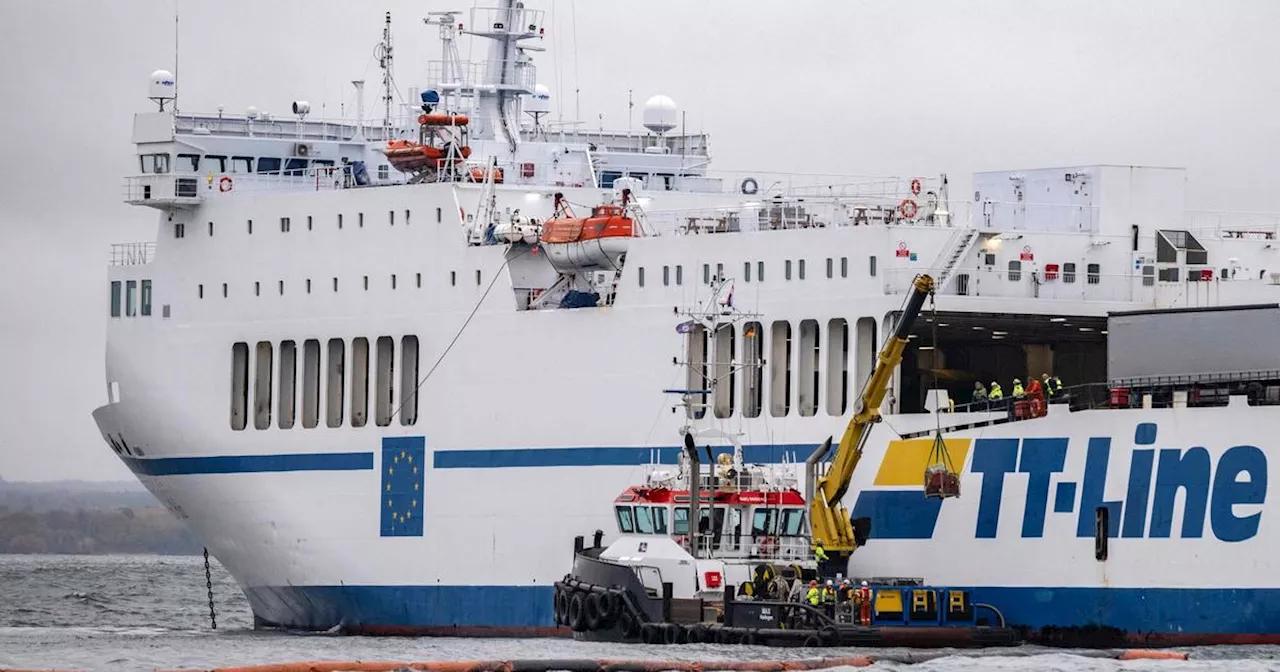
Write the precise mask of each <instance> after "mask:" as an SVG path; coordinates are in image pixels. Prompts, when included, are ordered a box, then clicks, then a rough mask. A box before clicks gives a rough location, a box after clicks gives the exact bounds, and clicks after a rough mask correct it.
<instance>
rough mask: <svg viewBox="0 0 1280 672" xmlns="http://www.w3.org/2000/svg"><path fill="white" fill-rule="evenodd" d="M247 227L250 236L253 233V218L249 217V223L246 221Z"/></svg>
mask: <svg viewBox="0 0 1280 672" xmlns="http://www.w3.org/2000/svg"><path fill="white" fill-rule="evenodd" d="M248 229H249V235H251V236H252V235H253V220H252V219H250V220H249V223H248Z"/></svg>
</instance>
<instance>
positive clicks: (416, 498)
mask: <svg viewBox="0 0 1280 672" xmlns="http://www.w3.org/2000/svg"><path fill="white" fill-rule="evenodd" d="M426 452H427V449H426V439H425V438H424V437H421V436H409V437H396V438H387V439H383V440H382V489H381V495H382V502H381V505H380V507H379V508H381V509H382V536H384V537H421V536H422V498H423V495H424V494H425V493H424V492H423V486H424V484H425V483H426V480H425V478H426Z"/></svg>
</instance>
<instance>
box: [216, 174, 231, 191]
mask: <svg viewBox="0 0 1280 672" xmlns="http://www.w3.org/2000/svg"><path fill="white" fill-rule="evenodd" d="M234 187H235V183H234V182H232V181H231V178H230V177H227V176H226V175H223V176H222V179H221V180H218V191H223V192H226V191H231V190H232V189H233V188H234Z"/></svg>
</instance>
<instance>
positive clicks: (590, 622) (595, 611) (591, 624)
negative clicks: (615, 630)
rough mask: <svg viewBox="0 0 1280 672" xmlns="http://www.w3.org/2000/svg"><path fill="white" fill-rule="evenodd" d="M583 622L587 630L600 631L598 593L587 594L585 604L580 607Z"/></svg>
mask: <svg viewBox="0 0 1280 672" xmlns="http://www.w3.org/2000/svg"><path fill="white" fill-rule="evenodd" d="M582 606H583V607H584V608H583V620H585V621H586V624H587V629H588V630H599V629H600V593H587V599H586V602H584V603H583V605H582Z"/></svg>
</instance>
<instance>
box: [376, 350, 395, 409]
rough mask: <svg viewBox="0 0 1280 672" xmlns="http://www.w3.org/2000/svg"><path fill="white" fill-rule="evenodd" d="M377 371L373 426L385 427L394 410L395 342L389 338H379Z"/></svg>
mask: <svg viewBox="0 0 1280 672" xmlns="http://www.w3.org/2000/svg"><path fill="white" fill-rule="evenodd" d="M376 346H377V349H378V370H377V373H376V375H375V381H374V389H376V390H377V394H378V397H377V399H375V400H374V402H373V412H374V424H376V425H378V426H379V427H386V426H387V425H390V424H391V413H392V411H394V410H395V382H394V381H395V371H396V366H395V357H396V354H395V349H396V342H395V340H394V339H392V338H391V337H390V336H379V337H378V340H377V343H376Z"/></svg>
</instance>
